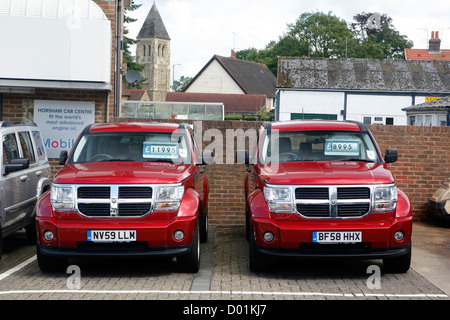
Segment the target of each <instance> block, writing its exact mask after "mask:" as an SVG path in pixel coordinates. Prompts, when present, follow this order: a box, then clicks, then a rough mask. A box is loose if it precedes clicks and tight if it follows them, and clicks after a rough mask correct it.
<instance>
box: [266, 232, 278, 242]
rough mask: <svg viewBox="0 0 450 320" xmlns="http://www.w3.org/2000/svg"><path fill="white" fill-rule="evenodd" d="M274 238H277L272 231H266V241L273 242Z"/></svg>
mask: <svg viewBox="0 0 450 320" xmlns="http://www.w3.org/2000/svg"><path fill="white" fill-rule="evenodd" d="M274 238H275V236H274V235H273V233H272V232H270V231H267V232H266V233H264V240H265V241H266V242H272V241H273V239H274Z"/></svg>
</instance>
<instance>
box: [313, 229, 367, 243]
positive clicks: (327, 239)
mask: <svg viewBox="0 0 450 320" xmlns="http://www.w3.org/2000/svg"><path fill="white" fill-rule="evenodd" d="M312 241H313V242H315V243H355V242H361V241H362V232H361V231H314V232H313V236H312Z"/></svg>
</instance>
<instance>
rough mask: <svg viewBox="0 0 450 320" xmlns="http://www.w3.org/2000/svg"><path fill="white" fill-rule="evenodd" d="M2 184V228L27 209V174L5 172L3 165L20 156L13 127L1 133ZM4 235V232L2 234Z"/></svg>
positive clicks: (5, 227)
mask: <svg viewBox="0 0 450 320" xmlns="http://www.w3.org/2000/svg"><path fill="white" fill-rule="evenodd" d="M1 147H2V149H1V153H2V159H1V162H2V182H3V183H2V184H3V192H2V194H3V203H4V209H5V221H4V224H3V226H2V227H3V229H7V228H8V227H11V226H13V225H14V224H15V223H18V222H19V221H20V220H21V219H23V218H25V217H26V215H27V209H28V203H27V200H28V175H27V173H26V172H24V170H18V171H14V172H10V173H8V174H6V173H5V166H6V165H8V164H12V163H13V162H14V160H15V159H20V158H21V151H20V147H19V142H18V139H17V135H16V132H15V130H14V129H13V128H11V129H9V130H5V131H4V132H3V133H2V146H1ZM4 236H5V234H4Z"/></svg>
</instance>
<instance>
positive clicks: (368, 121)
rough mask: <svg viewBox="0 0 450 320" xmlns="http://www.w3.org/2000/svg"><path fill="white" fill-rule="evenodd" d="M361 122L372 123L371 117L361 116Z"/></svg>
mask: <svg viewBox="0 0 450 320" xmlns="http://www.w3.org/2000/svg"><path fill="white" fill-rule="evenodd" d="M363 123H364V124H371V123H372V117H363Z"/></svg>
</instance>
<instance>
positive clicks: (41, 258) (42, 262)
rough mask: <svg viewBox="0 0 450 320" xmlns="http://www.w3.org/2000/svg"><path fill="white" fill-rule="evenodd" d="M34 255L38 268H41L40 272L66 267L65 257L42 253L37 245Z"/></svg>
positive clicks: (59, 269)
mask: <svg viewBox="0 0 450 320" xmlns="http://www.w3.org/2000/svg"><path fill="white" fill-rule="evenodd" d="M36 256H37V262H38V266H39V269H41V271H42V272H59V271H65V268H66V267H67V259H63V258H55V257H51V256H47V255H44V254H42V252H41V250H39V247H38V246H37V247H36Z"/></svg>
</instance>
